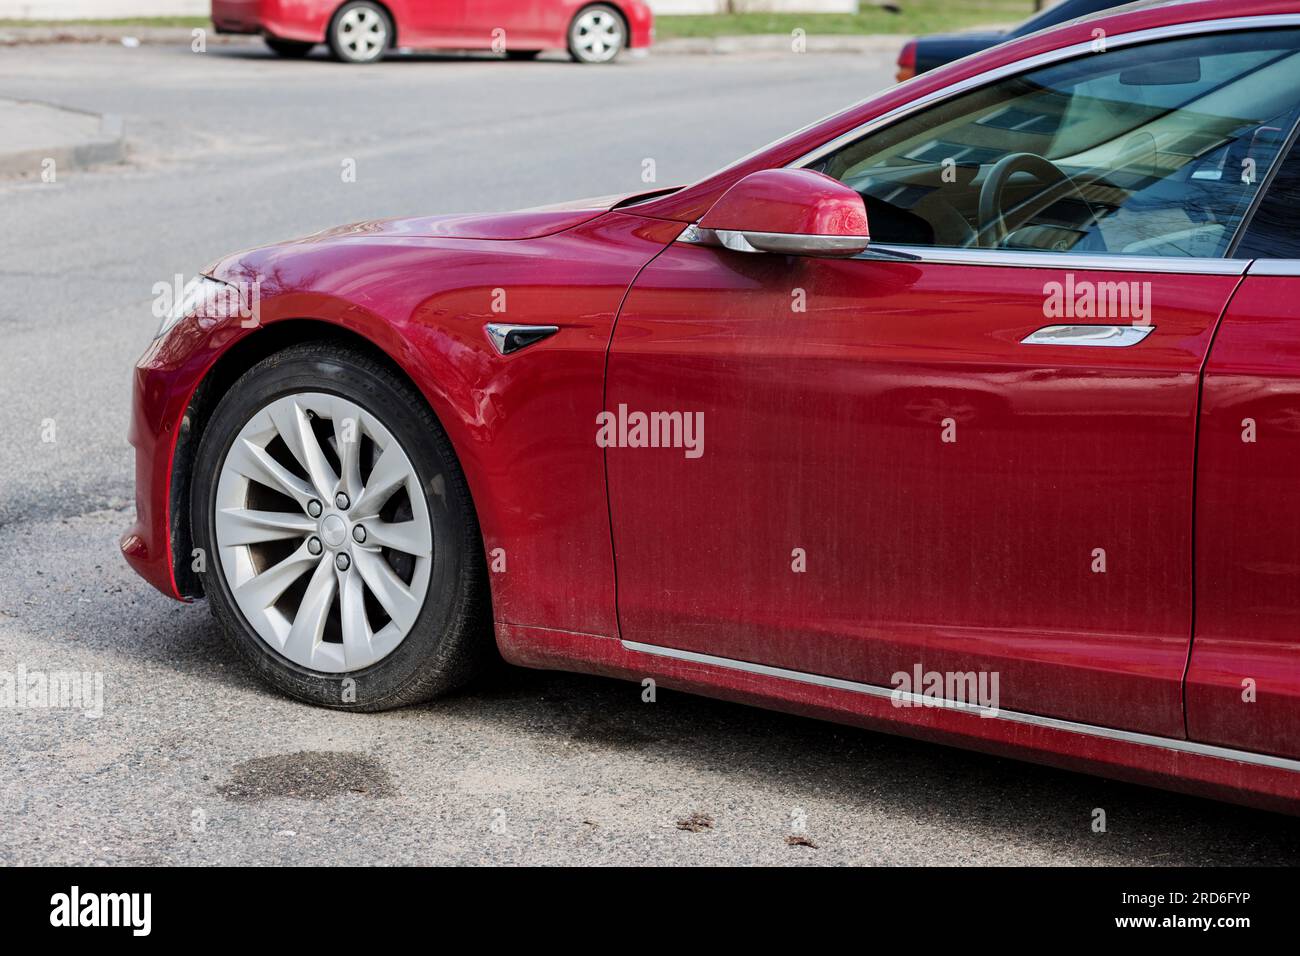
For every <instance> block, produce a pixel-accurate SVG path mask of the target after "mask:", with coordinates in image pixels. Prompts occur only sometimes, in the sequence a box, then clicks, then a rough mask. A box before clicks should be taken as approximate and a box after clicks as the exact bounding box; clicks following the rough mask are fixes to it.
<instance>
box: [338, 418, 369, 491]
mask: <svg viewBox="0 0 1300 956" xmlns="http://www.w3.org/2000/svg"><path fill="white" fill-rule="evenodd" d="M334 450H335V451H336V452H337V453H338V456H339V466H340V467H339V472H340V474H339V481H341V482H342V484H343V490H344V492H346V493H347V496H348V497H349V498H351V499H352V500H353V501H356V500H357V499H358V498H359V497H360V496H361V490H362V486H361V415H360V411H359V410H358V409H356V408H348V409H347V414H346V415H340V414H339V413H338V412H337V411H336V412H335V414H334Z"/></svg>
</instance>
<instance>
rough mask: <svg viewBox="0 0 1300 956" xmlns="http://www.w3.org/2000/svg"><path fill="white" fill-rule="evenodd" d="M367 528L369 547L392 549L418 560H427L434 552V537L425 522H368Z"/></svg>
mask: <svg viewBox="0 0 1300 956" xmlns="http://www.w3.org/2000/svg"><path fill="white" fill-rule="evenodd" d="M365 528H366V544H367V545H368V546H372V547H376V548H392V549H393V550H394V551H401V552H402V553H403V554H410V555H414V556H415V557H417V558H427V557H429V555H430V554H431V553H432V552H433V535H432V534H431V532H430V530H429V527H428V525H426V524H424V523H423V522H420V521H395V522H392V521H368V522H366V526H365Z"/></svg>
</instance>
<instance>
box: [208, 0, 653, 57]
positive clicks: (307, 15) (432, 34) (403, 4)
mask: <svg viewBox="0 0 1300 956" xmlns="http://www.w3.org/2000/svg"><path fill="white" fill-rule="evenodd" d="M601 2H602V3H608V5H609V6H612V7H614V8H615V9H617V10H618V11H619V12H620V13H621V14H622V16H623V20H624V21H625V23H626V26H627V36H628V46H629V47H648V46H650V44H651V43H652V42H653V40H654V15H653V14H652V13H651V12H650V8H649V7H648V6H646V5H645V4H644V3H641V2H640V0H601ZM343 3H344V0H212V22H213V25H215V26H216V28H217V32H218V33H256V34H261V35H264V36H269V37H274V38H276V39H279V40H297V41H302V42H305V43H321V42H324V40H325V31H326V28H327V27H328V26H329V23H330V20H331V19H332V18H333V17H334V14H335V13H336V12H337V11H338V9H339V8H340V7H341V6H343ZM591 3H592V0H383V4H382V5H383V6H384V8H385V9H386V10H387V11H388V13H389V15H390V16H391V17H392V20H393V24H394V29H395V31H396V36H395V42H394V44H393V45H394V46H399V47H405V48H409V49H414V50H442V49H452V50H487V49H491V48H492V47H493V41H494V34H493V31H494V30H505V31H506V32H505V36H506V44H507V47H508V48H509V49H511V50H516V49H518V50H534V49H536V50H545V49H562V48H563V47H564V46H565V44H566V42H567V39H566V32H567V31H568V29H569V24H570V23H572V22H573V17H574V15H575V14H576V13H577V12H578V11H579V10H581V9H582V8H583V7H587V6H590V5H591Z"/></svg>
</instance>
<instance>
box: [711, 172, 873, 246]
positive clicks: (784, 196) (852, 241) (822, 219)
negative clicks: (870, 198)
mask: <svg viewBox="0 0 1300 956" xmlns="http://www.w3.org/2000/svg"><path fill="white" fill-rule="evenodd" d="M697 233H698V234H699V235H698V237H697V241H708V240H709V239H710V238H716V241H717V242H718V243H719V244H721V245H723V246H726V247H727V248H728V249H734V250H737V251H739V252H777V253H784V254H785V255H791V256H833V257H839V258H847V257H849V256H856V255H858V254H860V253H862V252H865V251H866V249H867V244H868V242H869V238H870V237H869V234H868V232H867V207H866V205H865V204H864V203H863V202H862V197H861V196H859V195H858V193H857V192H856V191H855V190H853V189H851V188H850V187H848V186H846V185H844V184H843V183H842V182H840V181H839V180H838V179H832V178H831V177H830V176H827V175H825V174H823V173H816V172H813V171H812V170H810V169H763V170H759V171H758V172H756V173H750V174H749V175H748V176H746V177H745V178H744V179H742V180H740V182H738V183H736V184H735V185H734V186H732V187H731V188H730V189H728V190H727V191H726V192H725V193H723V194H722V198H720V199H719V200H718V201H717V202H716V203H714V204H713V208H712V209H710V210H709V211H708V212H707V213H705V215H704V218H703V219H701V220H700V224H699V227H698V229H697Z"/></svg>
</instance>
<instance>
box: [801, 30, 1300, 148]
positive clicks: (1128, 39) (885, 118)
mask: <svg viewBox="0 0 1300 956" xmlns="http://www.w3.org/2000/svg"><path fill="white" fill-rule="evenodd" d="M1275 27H1300V13H1275V14H1268V15H1265V16H1257V17H1223V18H1220V19H1217V20H1196V21H1193V22H1190V23H1175V24H1170V25H1167V26H1163V27H1151V28H1149V29H1146V30H1136V31H1134V32H1132V33H1120V34H1116V35H1115V36H1108V37H1106V49H1107V50H1113V49H1117V48H1120V47H1126V46H1133V45H1135V44H1139V43H1149V42H1151V41H1153V40H1168V39H1174V38H1178V37H1189V36H1198V35H1200V34H1203V33H1226V32H1231V31H1239V30H1267V29H1271V28H1275ZM1092 43H1093V41H1091V40H1083V41H1081V42H1079V43H1075V44H1073V45H1072V46H1067V47H1061V48H1060V49H1057V50H1048V51H1046V52H1044V53H1039V54H1038V55H1037V56H1031V57H1028V58H1026V59H1023V60H1017V61H1015V62H1014V63H1006V64H1003V65H1002V66H999V67H996V68H994V69H992V70H986V71H985V72H983V73H977V74H976V75H975V76H970V77H967V78H966V79H964V80H960V81H958V82H957V83H954V84H952V85H950V86H945V87H943V88H942V89H938V90H934V91H932V92H930V93H927V94H926V95H925V96H922V97H919V98H918V99H915V100H912V101H910V102H908V103H904V104H903V105H902V106H897V107H895V108H894V109H892V110H890V111H889V112H888V113H883V114H881V115H880V116H877V117H876V118H875V119H870V120H867V122H865V123H863V124H862V125H861V126H857V127H855V128H853V129H851V130H849V131H848V132H847V133H841V134H840V135H839V136H837V137H835V138H834V139H833V140H831V141H830V142H827V143H823V144H822V145H821V146H818V147H817V148H816V149H814V150H812V151H811V152H808V153H805V154H804V155H802V156H800V157H799V158H798V159H796V160H794V161H793V162H790V163H787V164H786V168H788V169H801V168H803V167H805V166H808V165H810V164H811V163H815V162H817V160H819V159H823V158H825V157H826V156H827V154H829V153H833V152H835V151H836V150H838V149H839V148H840V147H842V146H847V145H848V144H849V143H852V142H853V141H854V140H857V139H860V138H862V137H863V136H866V135H867V134H869V133H874V132H876V131H877V130H879V129H881V128H883V127H885V126H889V125H891V124H893V123H894V122H895V121H897V120H900V119H902V118H903V117H905V116H908V115H909V114H911V113H915V112H918V111H919V110H921V109H924V108H925V107H927V106H933V105H934V104H935V103H941V102H943V101H944V100H947V99H953V98H954V97H957V96H960V95H962V94H963V93H969V92H970V91H971V90H975V89H978V88H979V87H981V86H985V85H987V84H989V83H995V82H997V81H998V80H1003V79H1006V78H1008V77H1011V76H1016V75H1018V74H1020V73H1028V72H1031V71H1032V70H1036V69H1038V68H1039V67H1043V66H1050V65H1052V64H1055V63H1060V62H1063V61H1065V60H1071V59H1075V58H1076V57H1080V56H1085V55H1095V54H1094V51H1093V49H1092ZM872 98H874V97H872ZM869 101H870V100H863V101H862V102H861V103H859V104H858V106H861V105H863V103H867V102H869ZM854 108H856V107H854Z"/></svg>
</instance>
